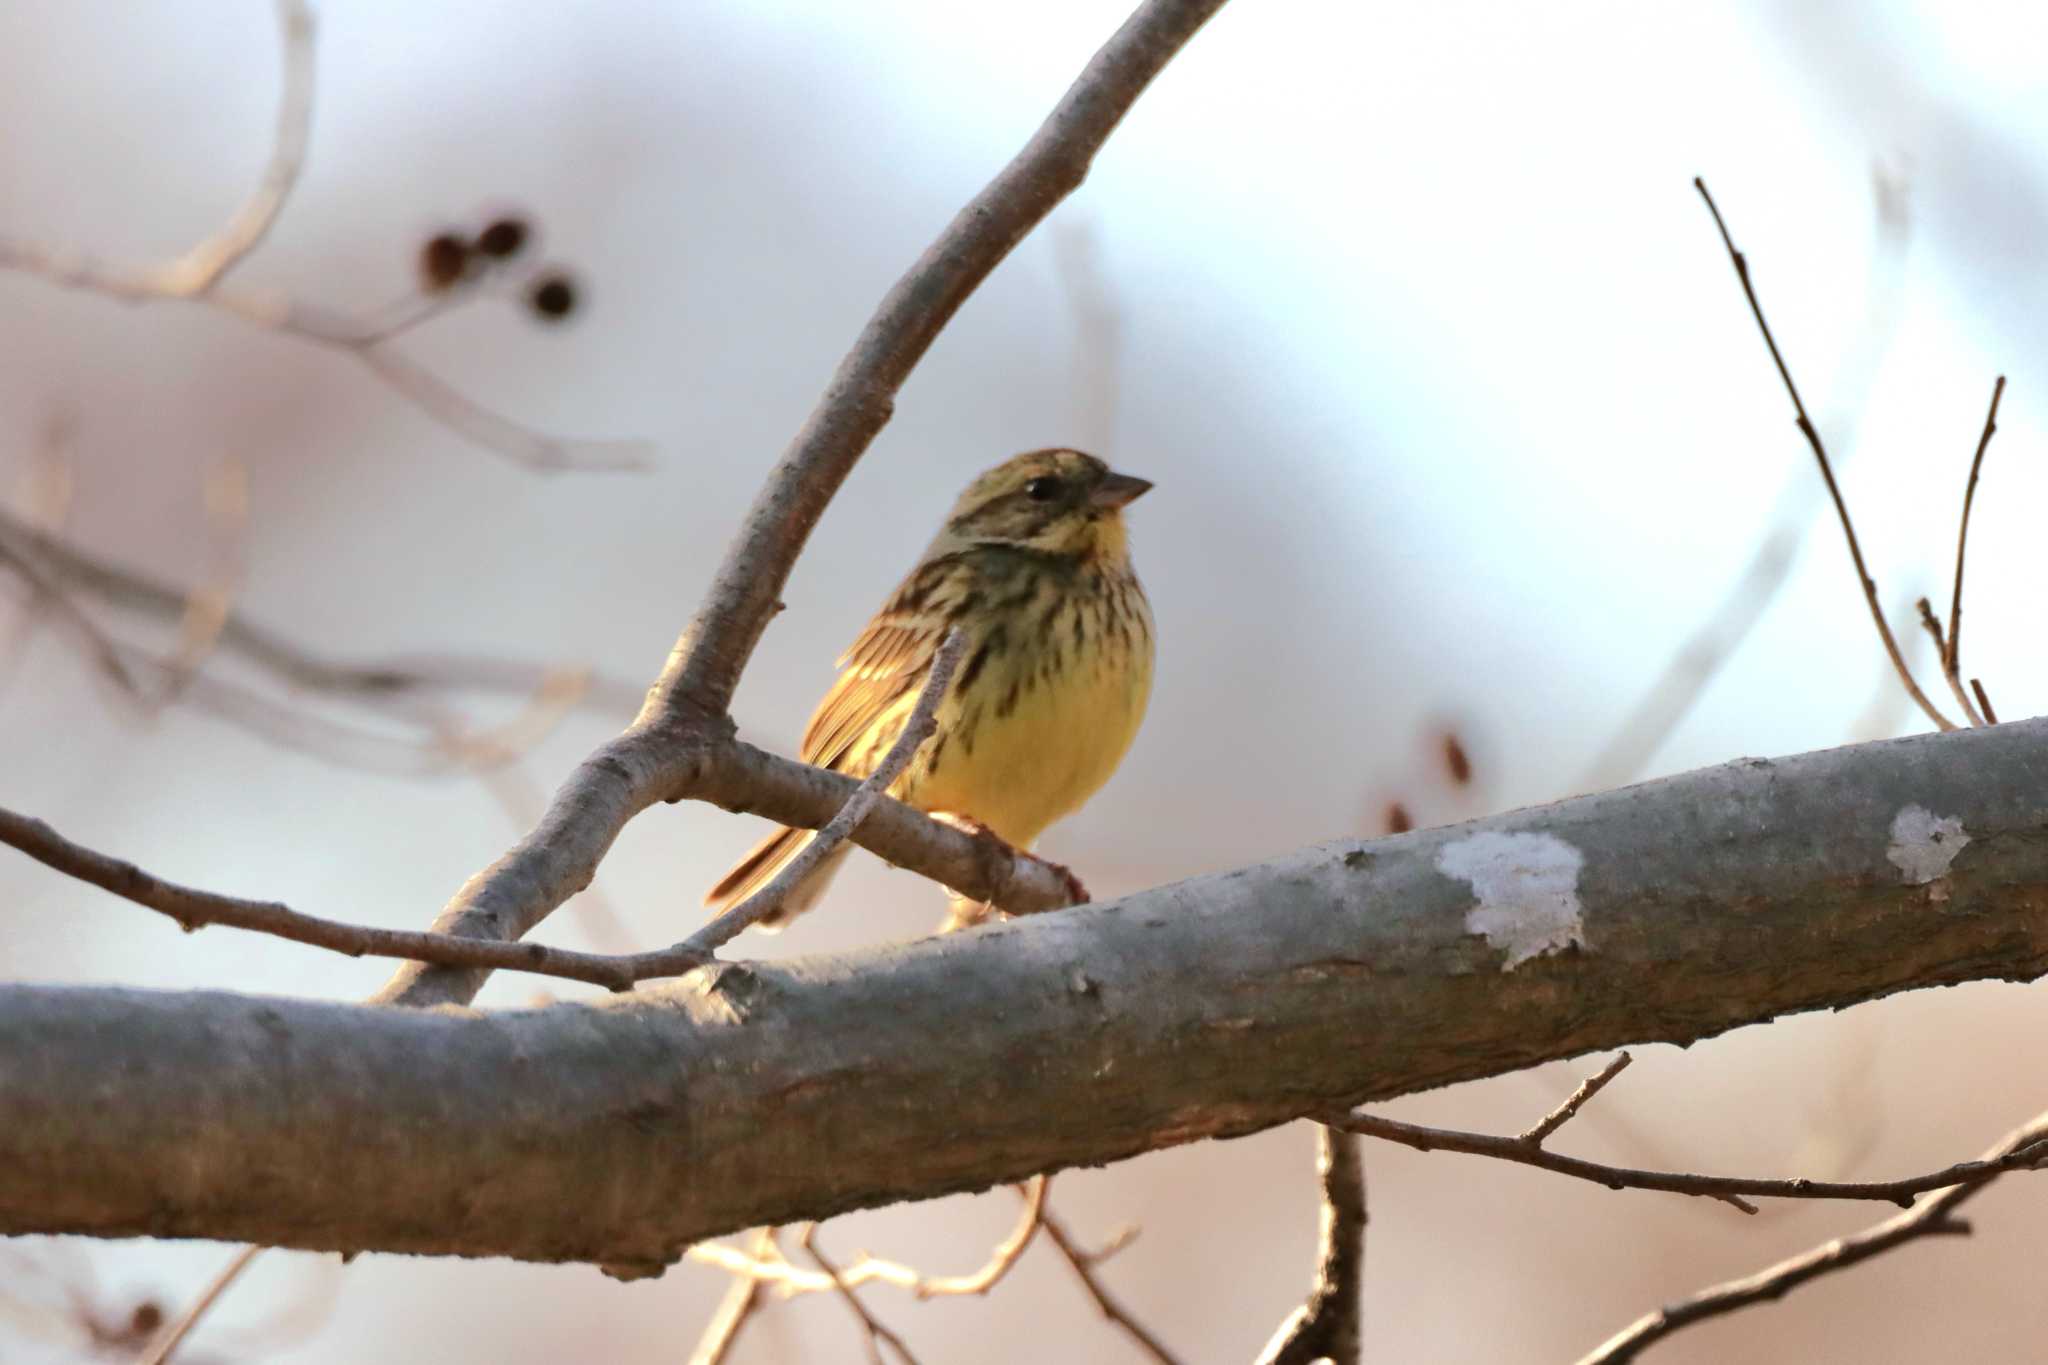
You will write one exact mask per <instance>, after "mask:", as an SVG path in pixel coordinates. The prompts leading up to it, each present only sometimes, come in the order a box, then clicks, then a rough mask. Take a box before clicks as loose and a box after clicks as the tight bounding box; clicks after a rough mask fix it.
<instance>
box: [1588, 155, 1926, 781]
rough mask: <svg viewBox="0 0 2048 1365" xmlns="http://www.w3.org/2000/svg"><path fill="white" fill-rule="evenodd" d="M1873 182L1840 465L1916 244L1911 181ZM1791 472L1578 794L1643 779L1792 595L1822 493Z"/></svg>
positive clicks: (1802, 472) (1839, 385) (1839, 386)
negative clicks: (1870, 244) (1746, 547)
mask: <svg viewBox="0 0 2048 1365" xmlns="http://www.w3.org/2000/svg"><path fill="white" fill-rule="evenodd" d="M1872 182H1873V183H1872V188H1873V190H1874V191H1875V193H1874V195H1873V198H1874V199H1875V201H1876V215H1875V216H1876V220H1877V222H1876V228H1877V240H1876V243H1875V249H1874V250H1873V251H1872V252H1871V254H1870V260H1869V273H1868V277H1867V282H1866V285H1865V288H1864V300H1865V307H1864V315H1863V320H1862V321H1861V323H1860V324H1859V325H1858V327H1857V329H1856V338H1857V341H1856V345H1855V346H1854V347H1853V348H1852V350H1851V352H1850V354H1849V356H1848V358H1847V359H1845V360H1844V361H1843V362H1842V364H1841V365H1840V366H1839V367H1838V368H1837V370H1836V374H1835V383H1834V385H1833V389H1834V392H1833V394H1832V395H1831V397H1832V400H1833V401H1832V403H1831V405H1830V406H1832V407H1833V408H1834V410H1835V411H1834V415H1833V417H1832V418H1827V417H1824V418H1822V419H1821V421H1822V424H1823V425H1825V426H1827V427H1828V428H1829V430H1830V431H1831V432H1832V433H1833V439H1834V442H1835V456H1834V459H1835V462H1836V463H1837V464H1838V465H1839V464H1840V463H1842V462H1843V458H1844V454H1845V447H1846V448H1847V449H1848V450H1853V449H1854V442H1855V436H1856V431H1857V425H1858V419H1859V418H1860V416H1861V414H1862V412H1863V410H1864V408H1865V407H1866V405H1867V402H1868V397H1869V393H1870V388H1871V381H1872V380H1873V379H1874V378H1875V376H1876V375H1877V373H1878V370H1879V367H1880V364H1881V362H1882V360H1883V358H1884V354H1885V351H1886V349H1887V347H1888V346H1889V344H1890V339H1891V336H1892V333H1893V332H1894V330H1895V329H1896V328H1897V325H1898V311H1899V310H1898V300H1899V293H1900V289H1899V282H1900V280H1901V279H1902V278H1903V276H1904V269H1903V264H1904V261H1905V256H1906V248H1907V246H1908V244H1909V242H1910V241H1911V238H1912V216H1911V213H1910V211H1909V207H1908V195H1907V193H1906V190H1907V186H1906V185H1905V183H1904V182H1903V181H1902V180H1900V179H1899V178H1898V177H1896V176H1894V175H1891V174H1888V173H1886V172H1885V171H1884V170H1883V169H1882V168H1878V169H1877V171H1876V174H1875V175H1874V176H1873V177H1872ZM1788 473H1790V474H1793V475H1796V476H1797V477H1796V478H1792V479H1789V480H1788V481H1787V482H1786V483H1785V484H1784V485H1783V487H1782V488H1781V491H1780V492H1779V494H1778V498H1777V506H1776V508H1775V509H1774V511H1773V512H1772V514H1771V521H1770V524H1769V526H1768V527H1767V528H1766V529H1765V531H1764V533H1763V535H1762V536H1760V537H1759V538H1758V540H1757V543H1756V548H1755V549H1754V550H1752V551H1751V553H1750V558H1749V562H1748V563H1747V564H1746V565H1745V566H1744V567H1743V569H1742V571H1741V572H1740V573H1739V574H1737V575H1736V577H1735V579H1734V580H1733V581H1732V582H1731V583H1729V584H1728V586H1727V588H1726V589H1725V591H1724V592H1723V593H1722V596H1721V600H1720V602H1719V604H1718V605H1717V606H1715V607H1714V609H1713V610H1712V611H1711V612H1709V613H1708V614H1707V616H1706V617H1705V619H1704V620H1702V621H1701V622H1700V623H1699V624H1698V625H1696V626H1695V627H1694V628H1693V629H1692V630H1691V632H1690V633H1689V634H1688V635H1687V636H1686V638H1685V639H1684V640H1683V641H1682V642H1681V643H1680V644H1679V646H1678V647H1677V649H1675V650H1674V651H1673V652H1672V654H1671V657H1670V659H1669V660H1668V661H1667V662H1666V663H1665V665H1664V668H1663V670H1662V671H1661V672H1660V673H1659V674H1658V676H1657V678H1656V679H1655V681H1653V682H1652V683H1651V684H1650V686H1649V688H1648V689H1647V690H1646V691H1644V692H1643V694H1642V695H1641V697H1640V698H1638V700H1637V701H1636V702H1635V704H1634V705H1633V706H1632V707H1630V708H1629V710H1628V712H1627V714H1626V715H1625V716H1624V717H1623V718H1622V721H1621V724H1620V725H1619V726H1618V727H1616V729H1615V731H1614V733H1613V734H1612V735H1611V736H1609V738H1608V740H1607V742H1606V743H1605V744H1604V745H1603V746H1602V747H1601V749H1600V752H1599V754H1598V755H1597V756H1596V757H1595V758H1594V760H1593V761H1592V762H1591V763H1589V764H1587V765H1586V767H1585V769H1584V770H1583V771H1582V772H1581V773H1580V775H1579V777H1578V778H1577V780H1576V781H1575V782H1574V784H1573V787H1572V790H1574V791H1581V792H1596V791H1608V790H1611V789H1613V788H1615V787H1623V786H1627V785H1628V784H1629V783H1630V782H1634V781H1637V780H1639V779H1640V778H1641V777H1642V776H1643V770H1644V768H1645V767H1646V766H1647V765H1648V763H1649V762H1650V760H1651V758H1653V757H1654V756H1655V755H1656V753H1657V752H1658V750H1659V749H1660V748H1662V746H1663V744H1664V742H1665V741H1666V740H1667V739H1669V738H1670V737H1671V736H1672V734H1674V733H1675V732H1676V731H1677V729H1678V727H1679V725H1680V723H1682V722H1683V721H1684V719H1685V717H1686V716H1687V715H1688V714H1689V713H1690V712H1691V711H1692V708H1693V707H1694V706H1695V705H1696V704H1697V703H1698V701H1699V699H1700V697H1701V696H1702V695H1703V694H1704V693H1705V692H1706V690H1707V688H1708V686H1709V685H1710V684H1711V683H1712V682H1713V681H1714V679H1715V678H1716V677H1718V676H1719V675H1720V673H1721V670H1722V669H1723V668H1725V667H1726V666H1727V664H1728V661H1729V660H1730V659H1732V658H1734V657H1735V653H1736V651H1737V650H1739V649H1740V648H1741V647H1742V644H1743V642H1744V641H1745V640H1747V639H1748V638H1749V636H1750V633H1751V632H1752V631H1753V630H1755V629H1756V626H1757V623H1758V622H1759V621H1761V620H1763V618H1764V616H1765V614H1766V613H1767V612H1768V611H1769V609H1770V607H1771V604H1772V603H1773V602H1774V601H1776V600H1777V597H1778V594H1779V593H1780V592H1782V591H1783V590H1784V587H1785V584H1786V583H1787V582H1788V581H1789V580H1790V578H1791V576H1792V566H1793V564H1794V563H1795V562H1796V561H1797V560H1798V557H1799V554H1800V550H1801V547H1802V546H1803V545H1804V544H1805V542H1806V538H1807V535H1808V530H1809V527H1810V525H1811V523H1812V521H1813V516H1812V513H1813V506H1812V502H1813V499H1814V498H1816V497H1818V496H1819V494H1820V490H1819V489H1818V488H1816V487H1814V485H1813V483H1812V475H1811V474H1810V473H1808V471H1807V470H1806V469H1805V468H1804V467H1803V466H1801V467H1798V468H1795V469H1792V470H1789V471H1788Z"/></svg>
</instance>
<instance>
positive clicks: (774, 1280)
mask: <svg viewBox="0 0 2048 1365" xmlns="http://www.w3.org/2000/svg"><path fill="white" fill-rule="evenodd" d="M1050 1183H1051V1178H1050V1177H1049V1176H1042V1175H1041V1176H1033V1177H1032V1178H1031V1179H1030V1180H1029V1181H1027V1182H1026V1183H1025V1184H1023V1185H1020V1186H1018V1189H1019V1190H1021V1191H1022V1192H1023V1194H1024V1210H1023V1213H1022V1214H1021V1215H1020V1216H1019V1218H1018V1220H1017V1225H1016V1227H1015V1228H1013V1229H1012V1230H1011V1231H1010V1234H1009V1236H1007V1237H1005V1238H1004V1239H1003V1240H1002V1241H1001V1242H998V1243H997V1244H996V1246H995V1249H994V1250H993V1251H991V1252H990V1253H989V1257H988V1259H987V1260H986V1261H984V1262H983V1263H982V1264H981V1266H980V1268H979V1269H977V1270H974V1271H971V1272H970V1273H968V1274H965V1275H938V1276H926V1275H924V1274H922V1273H920V1272H919V1271H917V1270H915V1269H913V1268H911V1267H910V1266H907V1265H904V1264H903V1263H902V1262H900V1261H885V1260H883V1259H881V1258H880V1257H877V1256H870V1255H869V1254H868V1253H866V1252H862V1253H861V1254H860V1255H859V1256H857V1257H855V1258H854V1260H853V1262H852V1263H851V1264H850V1265H847V1266H846V1267H844V1268H843V1269H842V1270H841V1271H840V1272H839V1280H840V1283H842V1284H845V1285H847V1286H849V1287H852V1288H859V1287H860V1286H861V1285H864V1284H870V1283H882V1284H891V1285H895V1286H896V1287H897V1288H898V1289H904V1290H908V1291H909V1292H910V1295H911V1297H912V1298H917V1299H934V1298H948V1297H957V1296H961V1295H979V1294H986V1293H988V1292H989V1290H991V1289H993V1288H995V1287H996V1286H997V1285H998V1284H1000V1283H1002V1280H1003V1277H1004V1276H1006V1275H1008V1274H1009V1273H1010V1271H1011V1269H1012V1268H1013V1267H1014V1266H1015V1265H1016V1264H1017V1261H1018V1260H1019V1258H1021V1257H1022V1256H1023V1255H1024V1252H1025V1250H1026V1249H1027V1248H1029V1247H1030V1245H1031V1240H1032V1238H1033V1237H1034V1236H1035V1235H1036V1234H1037V1232H1038V1229H1039V1227H1040V1225H1041V1224H1042V1222H1043V1220H1044V1215H1045V1188H1046V1186H1047V1185H1048V1184H1050ZM1106 1254H1108V1253H1096V1254H1095V1255H1094V1256H1093V1257H1091V1261H1099V1260H1101V1259H1103V1258H1104V1256H1105V1255H1106ZM689 1256H690V1259H691V1260H693V1261H702V1262H704V1263H705V1264H706V1265H715V1266H717V1267H718V1268H719V1269H721V1270H723V1271H725V1272H727V1273H728V1274H732V1275H738V1276H741V1277H743V1278H745V1279H749V1280H755V1281H759V1282H761V1283H764V1284H774V1285H777V1286H779V1287H780V1288H781V1289H782V1291H783V1292H784V1293H785V1294H818V1293H823V1292H824V1291H825V1290H828V1289H831V1288H833V1287H834V1286H833V1285H832V1283H831V1282H830V1281H829V1280H828V1279H827V1278H826V1277H825V1276H823V1275H819V1274H815V1273H813V1272H811V1271H807V1270H805V1269H803V1268H802V1267H801V1266H795V1265H791V1264H790V1263H789V1260H788V1259H787V1258H786V1257H783V1256H782V1255H780V1254H779V1253H778V1252H777V1251H776V1249H775V1248H774V1247H773V1246H772V1245H771V1246H770V1247H768V1248H767V1249H765V1250H764V1251H760V1252H752V1253H750V1252H746V1251H742V1250H741V1249H740V1248H738V1247H735V1246H729V1245H727V1244H726V1243H724V1242H699V1243H697V1244H696V1245H695V1246H693V1247H691V1248H690V1250H689Z"/></svg>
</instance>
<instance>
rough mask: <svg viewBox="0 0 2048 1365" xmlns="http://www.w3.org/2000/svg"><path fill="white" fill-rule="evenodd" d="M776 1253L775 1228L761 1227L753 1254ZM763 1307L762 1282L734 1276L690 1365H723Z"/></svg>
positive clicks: (699, 1339)
mask: <svg viewBox="0 0 2048 1365" xmlns="http://www.w3.org/2000/svg"><path fill="white" fill-rule="evenodd" d="M774 1251H775V1229H774V1228H762V1229H760V1230H759V1231H757V1232H756V1233H755V1234H754V1245H753V1249H752V1254H753V1255H754V1256H756V1257H765V1256H768V1255H769V1254H771V1253H772V1252H774ZM760 1306H761V1281H760V1280H758V1279H756V1278H754V1277H753V1276H751V1275H735V1276H734V1277H733V1281H732V1286H731V1287H730V1288H729V1289H727V1290H726V1291H725V1298H724V1299H722V1300H720V1301H719V1305H718V1311H717V1312H716V1313H713V1314H712V1315H711V1321H710V1322H708V1323H706V1324H704V1334H703V1335H702V1336H700V1337H699V1338H698V1339H697V1349H696V1350H694V1351H692V1352H690V1365H724V1361H725V1357H726V1353H727V1352H728V1351H730V1350H732V1348H733V1343H734V1342H736V1341H738V1340H739V1336H740V1330H741V1329H742V1328H744V1327H745V1326H746V1325H747V1322H748V1320H749V1319H750V1318H752V1317H753V1316H754V1313H755V1311H756V1310H757V1309H758V1308H759V1307H760Z"/></svg>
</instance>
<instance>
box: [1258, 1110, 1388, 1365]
mask: <svg viewBox="0 0 2048 1365" xmlns="http://www.w3.org/2000/svg"><path fill="white" fill-rule="evenodd" d="M1316 1171H1317V1174H1318V1176H1319V1177H1320V1181H1321V1185H1322V1213H1321V1217H1320V1222H1319V1231H1318V1239H1319V1246H1318V1250H1317V1255H1316V1278H1315V1283H1314V1285H1312V1286H1311V1287H1310V1289H1309V1294H1308V1300H1307V1301H1306V1302H1305V1303H1303V1304H1302V1306H1301V1307H1299V1308H1297V1309H1295V1310H1294V1312H1293V1314H1292V1315H1290V1316H1289V1317H1288V1319H1287V1320H1286V1321H1285V1322H1283V1323H1281V1324H1280V1328H1279V1330H1278V1331H1276V1332H1275V1333H1273V1337H1272V1340H1270V1341H1268V1342H1267V1343H1266V1349H1265V1350H1263V1351H1261V1352H1260V1353H1259V1359H1258V1365H1315V1362H1318V1361H1329V1362H1333V1365H1357V1362H1358V1361H1359V1360H1360V1358H1361V1357H1362V1354H1363V1335H1364V1313H1365V1310H1364V1304H1363V1299H1364V1294H1365V1282H1364V1280H1365V1226H1366V1212H1365V1163H1364V1160H1363V1159H1362V1157H1361V1156H1360V1154H1359V1150H1358V1139H1357V1137H1356V1136H1354V1135H1353V1134H1350V1133H1346V1132H1342V1131H1340V1130H1337V1129H1334V1128H1330V1127H1328V1126H1326V1125H1322V1124H1318V1125H1317V1127H1316Z"/></svg>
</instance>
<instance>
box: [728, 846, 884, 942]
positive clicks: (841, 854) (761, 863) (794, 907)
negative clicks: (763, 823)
mask: <svg viewBox="0 0 2048 1365" xmlns="http://www.w3.org/2000/svg"><path fill="white" fill-rule="evenodd" d="M817 837H818V836H817V835H816V834H815V833H814V832H813V831H811V830H807V829H779V830H777V831H775V833H773V834H771V835H769V836H768V837H767V838H765V839H763V840H762V841H761V842H760V843H758V844H756V845H754V847H753V848H752V849H750V850H749V851H748V853H747V856H746V857H744V858H742V859H740V860H739V862H737V863H735V864H733V869H732V871H730V872H728V873H726V874H725V875H724V876H723V877H721V878H719V880H718V884H717V885H716V886H714V887H712V888H711V889H710V890H709V891H707V892H706V893H705V894H704V905H705V908H706V909H708V910H710V911H711V913H712V914H714V915H722V914H724V913H725V912H726V911H728V910H730V909H732V908H733V907H734V906H736V905H738V904H740V902H742V901H744V900H746V898H747V897H749V896H751V895H753V894H754V893H755V892H756V891H759V890H760V889H761V888H762V887H764V886H766V885H767V884H768V883H769V882H770V881H772V880H773V879H774V877H775V874H776V873H778V872H780V871H782V869H783V868H784V867H786V866H788V865H789V861H790V859H792V858H794V857H796V855H797V854H799V853H801V852H803V851H804V849H806V848H808V847H810V843H811V840H813V839H815V838H817ZM852 847H853V846H852V845H851V844H841V845H840V846H839V847H838V848H836V849H834V850H832V853H831V854H830V856H828V857H827V858H826V859H825V860H824V861H823V862H821V863H819V864H818V865H817V866H816V867H814V868H812V869H811V871H810V874H809V875H808V876H806V877H805V878H804V879H803V881H802V882H800V883H799V884H798V885H797V886H796V888H795V889H794V890H792V891H791V892H790V893H789V895H788V896H787V897H785V898H784V899H783V902H782V904H781V905H779V906H777V907H776V908H775V909H774V911H773V912H771V913H770V914H769V915H768V917H767V918H766V919H763V920H761V921H760V927H761V928H763V929H767V930H771V931H772V930H776V929H780V928H781V927H782V926H783V925H785V924H787V923H789V922H790V921H791V920H793V919H795V918H796V917H797V916H798V915H801V914H802V913H803V912H804V911H806V910H808V909H810V908H811V907H812V906H813V905H815V904H817V902H818V898H819V897H820V896H822V895H824V894H825V888H826V887H827V886H828V885H829V884H830V883H831V881H832V874H833V873H835V872H837V871H838V870H839V868H840V865H841V864H842V863H844V862H845V861H846V855H847V852H848V851H849V850H850V849H851V848H852Z"/></svg>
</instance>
